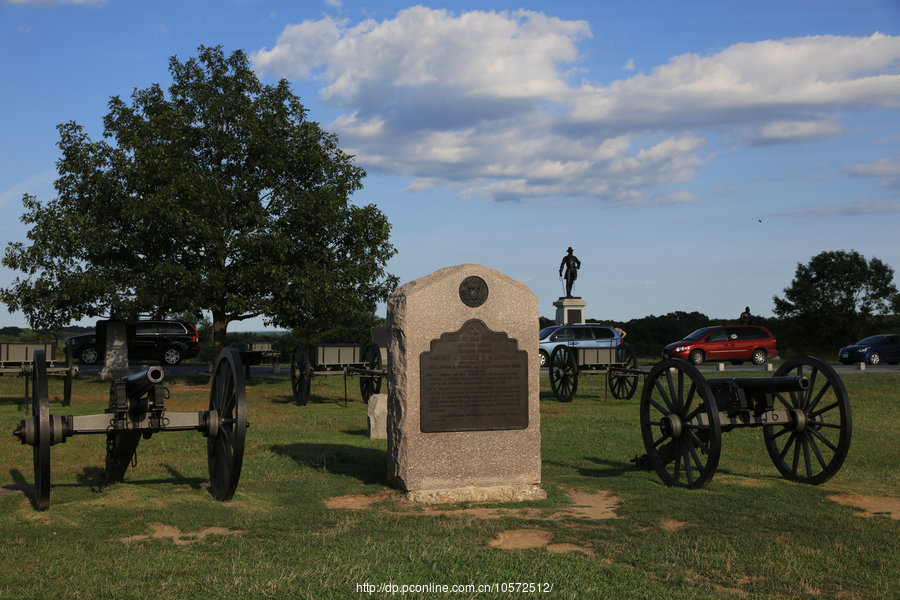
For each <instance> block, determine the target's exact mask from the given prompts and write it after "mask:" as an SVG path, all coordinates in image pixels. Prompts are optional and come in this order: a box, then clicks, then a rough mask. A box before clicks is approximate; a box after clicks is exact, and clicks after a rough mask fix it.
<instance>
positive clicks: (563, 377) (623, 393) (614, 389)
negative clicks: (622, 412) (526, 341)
mask: <svg viewBox="0 0 900 600" xmlns="http://www.w3.org/2000/svg"><path fill="white" fill-rule="evenodd" d="M547 365H548V368H549V372H550V389H551V390H553V395H554V396H556V399H557V400H559V401H560V402H571V401H572V400H573V399H574V398H575V393H576V392H577V391H578V379H579V377H581V376H584V375H605V376H606V383H607V386H608V389H609V391H610V392H611V393H612V395H613V397H614V398H616V399H619V400H628V399H630V398H631V397H632V396H634V392H635V390H637V382H638V377H640V376H641V375H643V374H644V372H643V371H641V370H640V368H639V365H638V359H637V353H635V351H634V348H633V347H632V346H631V345H629V344H619V345H618V346H611V347H609V348H579V347H576V346H574V345H559V346H557V347H556V348H554V349H553V351H552V352H551V353H550V359H549V360H548V362H547Z"/></svg>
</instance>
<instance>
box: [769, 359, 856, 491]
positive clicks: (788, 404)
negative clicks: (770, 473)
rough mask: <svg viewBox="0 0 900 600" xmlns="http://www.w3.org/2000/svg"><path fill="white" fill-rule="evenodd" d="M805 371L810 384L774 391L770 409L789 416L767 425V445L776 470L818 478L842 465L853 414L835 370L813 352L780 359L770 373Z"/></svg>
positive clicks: (813, 481) (799, 477) (787, 475)
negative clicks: (794, 389) (784, 391)
mask: <svg viewBox="0 0 900 600" xmlns="http://www.w3.org/2000/svg"><path fill="white" fill-rule="evenodd" d="M783 375H796V376H801V375H802V376H806V377H808V378H809V382H810V385H809V389H807V390H804V391H801V392H790V393H788V394H775V409H776V410H781V409H784V410H787V411H788V414H789V415H790V419H789V422H788V423H786V424H784V425H766V426H764V427H763V436H764V438H765V441H766V450H767V451H768V452H769V457H770V458H771V459H772V462H773V463H774V464H775V467H776V468H777V469H778V471H779V472H780V473H781V474H782V475H783V476H784V477H785V478H786V479H790V480H791V481H799V482H801V483H811V484H819V483H823V482H825V481H828V480H829V479H831V477H832V476H833V475H834V474H835V473H836V472H837V471H838V469H840V468H841V465H842V464H843V463H844V459H846V458H847V452H848V451H849V449H850V438H851V436H852V433H853V431H852V430H853V418H852V415H851V413H850V400H849V398H848V397H847V390H846V389H845V388H844V383H843V382H842V381H841V378H840V377H838V375H837V373H835V372H834V369H832V368H831V367H830V366H828V365H827V364H826V363H824V362H822V361H821V360H819V359H818V358H813V357H811V356H803V357H798V358H792V359H791V360H789V361H787V362H785V363H784V364H782V365H781V366H780V367H779V368H778V370H777V371H775V376H776V377H780V376H783Z"/></svg>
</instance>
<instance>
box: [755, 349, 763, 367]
mask: <svg viewBox="0 0 900 600" xmlns="http://www.w3.org/2000/svg"><path fill="white" fill-rule="evenodd" d="M764 362H766V351H765V350H757V351H756V352H754V353H753V364H754V365H761V364H763V363H764Z"/></svg>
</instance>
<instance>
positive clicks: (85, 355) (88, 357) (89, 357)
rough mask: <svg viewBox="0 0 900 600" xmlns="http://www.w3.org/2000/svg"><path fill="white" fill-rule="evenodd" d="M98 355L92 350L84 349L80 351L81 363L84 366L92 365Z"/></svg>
mask: <svg viewBox="0 0 900 600" xmlns="http://www.w3.org/2000/svg"><path fill="white" fill-rule="evenodd" d="M97 358H98V354H97V351H96V350H95V349H93V348H85V349H84V350H82V351H81V362H83V363H84V364H86V365H92V364H94V363H96V362H97Z"/></svg>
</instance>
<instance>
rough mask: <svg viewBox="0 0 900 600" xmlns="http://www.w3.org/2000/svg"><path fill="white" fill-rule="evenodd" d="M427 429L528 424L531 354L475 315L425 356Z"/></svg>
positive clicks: (423, 427) (421, 407)
mask: <svg viewBox="0 0 900 600" xmlns="http://www.w3.org/2000/svg"><path fill="white" fill-rule="evenodd" d="M419 364H420V371H421V372H420V381H421V389H420V399H419V403H420V404H419V410H420V413H419V415H420V424H419V428H420V431H422V433H437V432H449V431H493V430H504V429H525V428H527V427H528V353H527V352H526V351H524V350H519V348H518V342H517V341H516V340H514V339H511V338H510V337H509V336H508V335H506V334H505V333H502V332H496V331H491V330H490V329H489V328H488V327H487V325H485V324H484V322H483V321H481V320H480V319H471V320H469V321H467V322H466V323H465V324H463V326H462V327H461V328H460V330H459V331H456V332H452V333H445V334H443V335H441V337H440V339H437V340H432V342H431V349H430V350H429V351H428V352H423V353H422V355H421V357H420V361H419Z"/></svg>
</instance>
